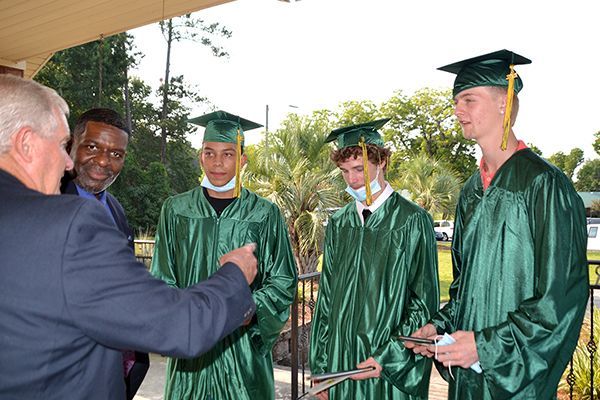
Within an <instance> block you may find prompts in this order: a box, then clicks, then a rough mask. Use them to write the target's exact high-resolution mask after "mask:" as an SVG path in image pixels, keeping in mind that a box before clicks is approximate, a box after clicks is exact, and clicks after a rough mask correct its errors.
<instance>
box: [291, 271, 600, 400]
mask: <svg viewBox="0 0 600 400" xmlns="http://www.w3.org/2000/svg"><path fill="white" fill-rule="evenodd" d="M588 263H589V264H590V265H596V283H595V284H592V285H590V307H589V321H590V322H589V325H590V337H589V341H588V342H587V344H586V350H587V352H588V355H587V356H588V360H589V363H588V366H589V372H590V380H589V385H590V386H589V388H590V395H589V398H590V400H594V399H596V400H600V397H599V396H598V394H597V392H598V391H600V388H595V387H594V376H595V375H597V374H600V371H595V370H594V361H595V357H596V356H597V353H596V351H597V345H598V344H597V343H596V341H595V339H594V335H593V332H594V329H598V328H597V327H596V324H600V321H595V320H594V310H595V309H600V304H595V303H594V294H595V291H599V292H597V293H600V261H597V260H590V261H588ZM320 277H321V274H320V273H319V272H313V273H310V274H304V275H300V276H299V277H298V289H299V290H298V295H297V296H296V299H295V300H294V303H293V304H292V310H291V318H292V321H291V334H292V336H291V346H290V351H291V352H292V354H291V360H292V367H291V374H292V376H291V386H292V387H291V394H292V399H293V400H296V399H298V395H299V394H300V395H302V394H304V393H305V392H306V390H307V388H306V379H305V377H306V371H307V369H308V368H307V358H308V357H307V356H308V352H309V339H310V327H311V325H310V322H311V321H312V316H313V313H314V309H315V304H316V299H317V291H318V286H317V285H316V284H317V283H318V281H319V279H320ZM315 288H317V290H315ZM307 289H308V290H309V292H308V293H307ZM307 311H308V314H307ZM574 368H575V367H574V363H573V359H571V362H570V363H569V367H568V369H569V373H568V374H567V377H566V382H567V385H568V391H569V399H574V398H575V397H574V396H575V394H574V389H575V384H576V379H577V378H576V375H575V372H574ZM299 376H300V378H301V379H300V382H299V379H298V378H299ZM594 390H596V393H595V392H594Z"/></svg>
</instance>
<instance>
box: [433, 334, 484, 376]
mask: <svg viewBox="0 0 600 400" xmlns="http://www.w3.org/2000/svg"><path fill="white" fill-rule="evenodd" d="M451 336H452V337H453V338H454V340H456V343H452V344H449V345H447V346H438V352H437V360H438V361H439V362H441V363H442V364H444V367H448V366H453V367H462V368H469V367H470V366H471V365H473V364H475V363H476V362H477V361H479V356H478V355H477V345H476V344H475V334H474V333H473V332H471V331H456V332H454V333H453V334H452V335H451Z"/></svg>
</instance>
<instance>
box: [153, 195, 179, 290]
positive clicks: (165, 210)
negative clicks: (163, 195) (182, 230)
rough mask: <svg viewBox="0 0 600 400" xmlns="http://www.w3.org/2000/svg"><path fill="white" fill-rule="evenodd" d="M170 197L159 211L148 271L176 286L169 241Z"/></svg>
mask: <svg viewBox="0 0 600 400" xmlns="http://www.w3.org/2000/svg"><path fill="white" fill-rule="evenodd" d="M172 209H173V207H172V206H171V199H167V200H165V202H164V203H163V206H162V209H161V211H160V218H159V220H158V227H157V228H156V236H155V238H154V255H153V256H152V265H151V267H150V273H151V274H152V275H153V276H155V277H156V278H158V279H161V280H163V281H165V282H166V283H167V284H168V285H170V286H174V287H176V286H178V285H177V279H176V275H175V272H174V257H173V249H172V248H171V243H173V240H172V239H173V234H172V232H171V229H173V228H174V227H173V223H172V220H171V213H172Z"/></svg>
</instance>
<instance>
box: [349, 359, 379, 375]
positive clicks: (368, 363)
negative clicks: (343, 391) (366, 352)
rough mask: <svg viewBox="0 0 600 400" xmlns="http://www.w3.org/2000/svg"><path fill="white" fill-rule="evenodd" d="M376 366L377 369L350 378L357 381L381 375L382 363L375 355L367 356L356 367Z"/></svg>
mask: <svg viewBox="0 0 600 400" xmlns="http://www.w3.org/2000/svg"><path fill="white" fill-rule="evenodd" d="M367 367H374V368H375V369H373V370H371V371H367V372H362V373H360V374H356V375H352V376H351V377H350V378H351V379H353V380H355V381H362V380H363V379H371V378H379V377H380V376H381V370H382V369H383V368H381V365H379V363H378V362H377V361H375V359H374V358H373V357H369V358H367V359H366V360H365V361H363V362H361V363H360V364H356V368H367Z"/></svg>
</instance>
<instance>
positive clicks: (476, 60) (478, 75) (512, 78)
mask: <svg viewBox="0 0 600 400" xmlns="http://www.w3.org/2000/svg"><path fill="white" fill-rule="evenodd" d="M523 64H531V60H530V59H528V58H525V57H523V56H521V55H519V54H517V53H514V52H512V51H510V50H506V49H504V50H499V51H495V52H493V53H488V54H484V55H481V56H477V57H473V58H469V59H467V60H463V61H459V62H455V63H453V64H449V65H445V66H443V67H440V68H438V69H439V70H441V71H446V72H450V73H452V74H456V79H455V80H454V89H453V91H452V95H453V96H456V95H457V94H459V93H460V92H462V91H463V90H466V89H471V88H474V87H477V86H498V87H506V88H507V91H506V109H505V111H504V122H503V128H504V135H503V137H502V145H501V148H502V150H506V144H507V141H508V133H509V132H510V127H511V121H510V118H511V112H512V103H513V96H514V95H515V93H519V92H520V91H521V89H523V81H522V80H521V78H520V77H519V75H517V73H516V71H515V69H514V67H515V65H523Z"/></svg>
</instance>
